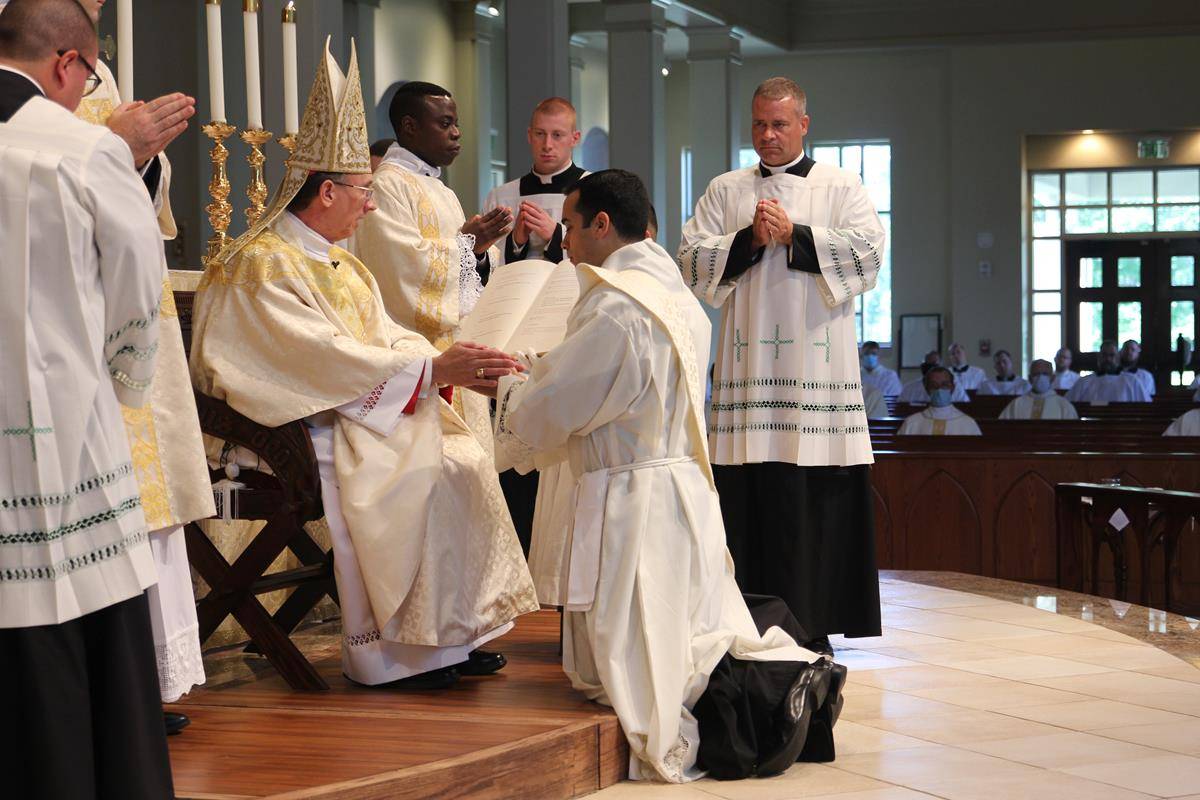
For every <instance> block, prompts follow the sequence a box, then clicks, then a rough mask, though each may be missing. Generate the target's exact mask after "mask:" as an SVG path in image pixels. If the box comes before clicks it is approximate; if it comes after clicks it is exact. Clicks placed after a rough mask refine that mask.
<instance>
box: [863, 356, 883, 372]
mask: <svg viewBox="0 0 1200 800" xmlns="http://www.w3.org/2000/svg"><path fill="white" fill-rule="evenodd" d="M862 365H863V366H864V367H866V368H867V369H875V368H876V367H878V366H879V355H878V354H876V353H867V354H866V355H865V356H863V357H862Z"/></svg>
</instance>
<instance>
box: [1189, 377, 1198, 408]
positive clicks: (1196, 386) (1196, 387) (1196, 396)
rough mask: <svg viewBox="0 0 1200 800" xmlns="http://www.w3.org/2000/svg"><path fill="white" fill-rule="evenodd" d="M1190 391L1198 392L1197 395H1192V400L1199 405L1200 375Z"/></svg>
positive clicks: (1193, 382)
mask: <svg viewBox="0 0 1200 800" xmlns="http://www.w3.org/2000/svg"><path fill="white" fill-rule="evenodd" d="M1188 389H1195V390H1196V393H1195V394H1194V395H1192V399H1193V400H1195V401H1196V402H1197V403H1200V375H1197V376H1196V377H1195V379H1194V380H1193V381H1192V385H1191V386H1189V387H1188Z"/></svg>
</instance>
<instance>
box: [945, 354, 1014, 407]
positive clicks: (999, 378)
mask: <svg viewBox="0 0 1200 800" xmlns="http://www.w3.org/2000/svg"><path fill="white" fill-rule="evenodd" d="M992 363H993V364H994V365H995V367H996V377H995V378H989V379H987V380H985V381H984V382H983V383H981V384H979V386H978V387H977V388H976V391H977V393H978V394H991V395H1009V396H1011V397H1019V396H1020V395H1023V394H1026V393H1028V392H1029V389H1030V386H1029V381H1027V380H1025V379H1024V378H1022V377H1021V376H1019V375H1017V373H1016V370H1015V369H1013V360H1012V354H1011V353H1009V352H1008V351H1007V350H997V351H996V355H994V356H992ZM955 382H956V383H957V376H956V378H955Z"/></svg>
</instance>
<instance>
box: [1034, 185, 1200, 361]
mask: <svg viewBox="0 0 1200 800" xmlns="http://www.w3.org/2000/svg"><path fill="white" fill-rule="evenodd" d="M1029 200H1030V203H1029V205H1030V208H1029V217H1028V230H1029V233H1030V238H1031V243H1030V249H1029V266H1030V269H1029V281H1028V285H1029V292H1030V295H1031V297H1030V301H1031V302H1030V304H1029V308H1030V311H1029V313H1030V316H1031V319H1030V320H1029V322H1030V325H1029V329H1030V333H1031V344H1032V348H1033V351H1032V353H1031V354H1030V355H1031V356H1032V357H1033V358H1052V357H1053V356H1054V353H1055V351H1057V350H1058V348H1059V347H1061V346H1062V342H1063V313H1062V305H1063V298H1062V291H1063V286H1062V274H1063V264H1062V237H1063V236H1080V235H1086V236H1104V237H1107V236H1111V235H1120V234H1137V233H1152V232H1180V231H1184V232H1194V231H1200V168H1195V167H1182V168H1181V167H1164V168H1162V169H1145V168H1139V169H1121V170H1105V169H1099V170H1095V169H1092V170H1062V171H1054V172H1033V173H1030V175H1029ZM1091 262H1094V263H1091ZM1142 266H1143V265H1142V263H1141V260H1140V259H1137V258H1122V259H1121V260H1120V262H1119V264H1118V267H1117V276H1116V280H1117V285H1118V286H1120V287H1124V288H1133V287H1138V286H1141V285H1142ZM1103 282H1104V274H1103V268H1102V264H1101V260H1100V259H1082V260H1081V262H1080V265H1079V288H1081V289H1100V288H1104V287H1103ZM1194 282H1195V259H1194V257H1192V256H1176V257H1174V258H1173V259H1172V264H1171V284H1172V286H1191V285H1193V284H1194ZM1135 305H1137V304H1128V305H1127V306H1126V307H1125V308H1124V309H1123V310H1122V311H1121V312H1120V313H1121V316H1120V319H1119V328H1120V329H1121V331H1123V332H1131V331H1135V330H1136V331H1138V332H1139V334H1140V332H1141V328H1142V318H1141V316H1142V315H1141V307H1140V306H1138V307H1137V308H1134V306H1135ZM1179 313H1180V314H1184V312H1183V311H1180V312H1179ZM1097 319H1098V318H1097ZM1094 323H1095V324H1098V321H1097V320H1096V319H1093V318H1092V317H1091V316H1090V311H1089V314H1084V313H1082V309H1081V313H1080V322H1079V325H1080V331H1079V333H1080V337H1081V338H1082V339H1083V341H1091V339H1092V337H1093V336H1094V335H1097V334H1096V333H1095V331H1097V330H1098V328H1097V329H1093V328H1092V327H1091V326H1092V325H1093V324H1094ZM1085 326H1087V330H1086V331H1085V330H1084V327H1085ZM1085 334H1086V335H1085ZM1132 338H1135V339H1139V338H1140V335H1134V336H1132Z"/></svg>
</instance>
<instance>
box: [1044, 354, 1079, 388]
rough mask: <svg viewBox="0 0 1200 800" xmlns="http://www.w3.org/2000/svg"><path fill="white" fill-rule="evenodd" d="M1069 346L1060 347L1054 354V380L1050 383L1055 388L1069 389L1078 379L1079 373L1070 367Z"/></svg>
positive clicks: (1070, 355)
mask: <svg viewBox="0 0 1200 800" xmlns="http://www.w3.org/2000/svg"><path fill="white" fill-rule="evenodd" d="M1072 357H1073V356H1072V353H1071V348H1069V347H1060V348H1059V349H1058V352H1057V353H1055V354H1054V381H1053V383H1052V384H1051V385H1052V386H1053V387H1054V388H1055V389H1056V390H1060V391H1064V392H1066V391H1069V390H1070V388H1071V387H1072V386H1074V385H1075V382H1076V381H1078V380H1079V373H1078V372H1076V371H1074V370H1073V369H1071V359H1072Z"/></svg>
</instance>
